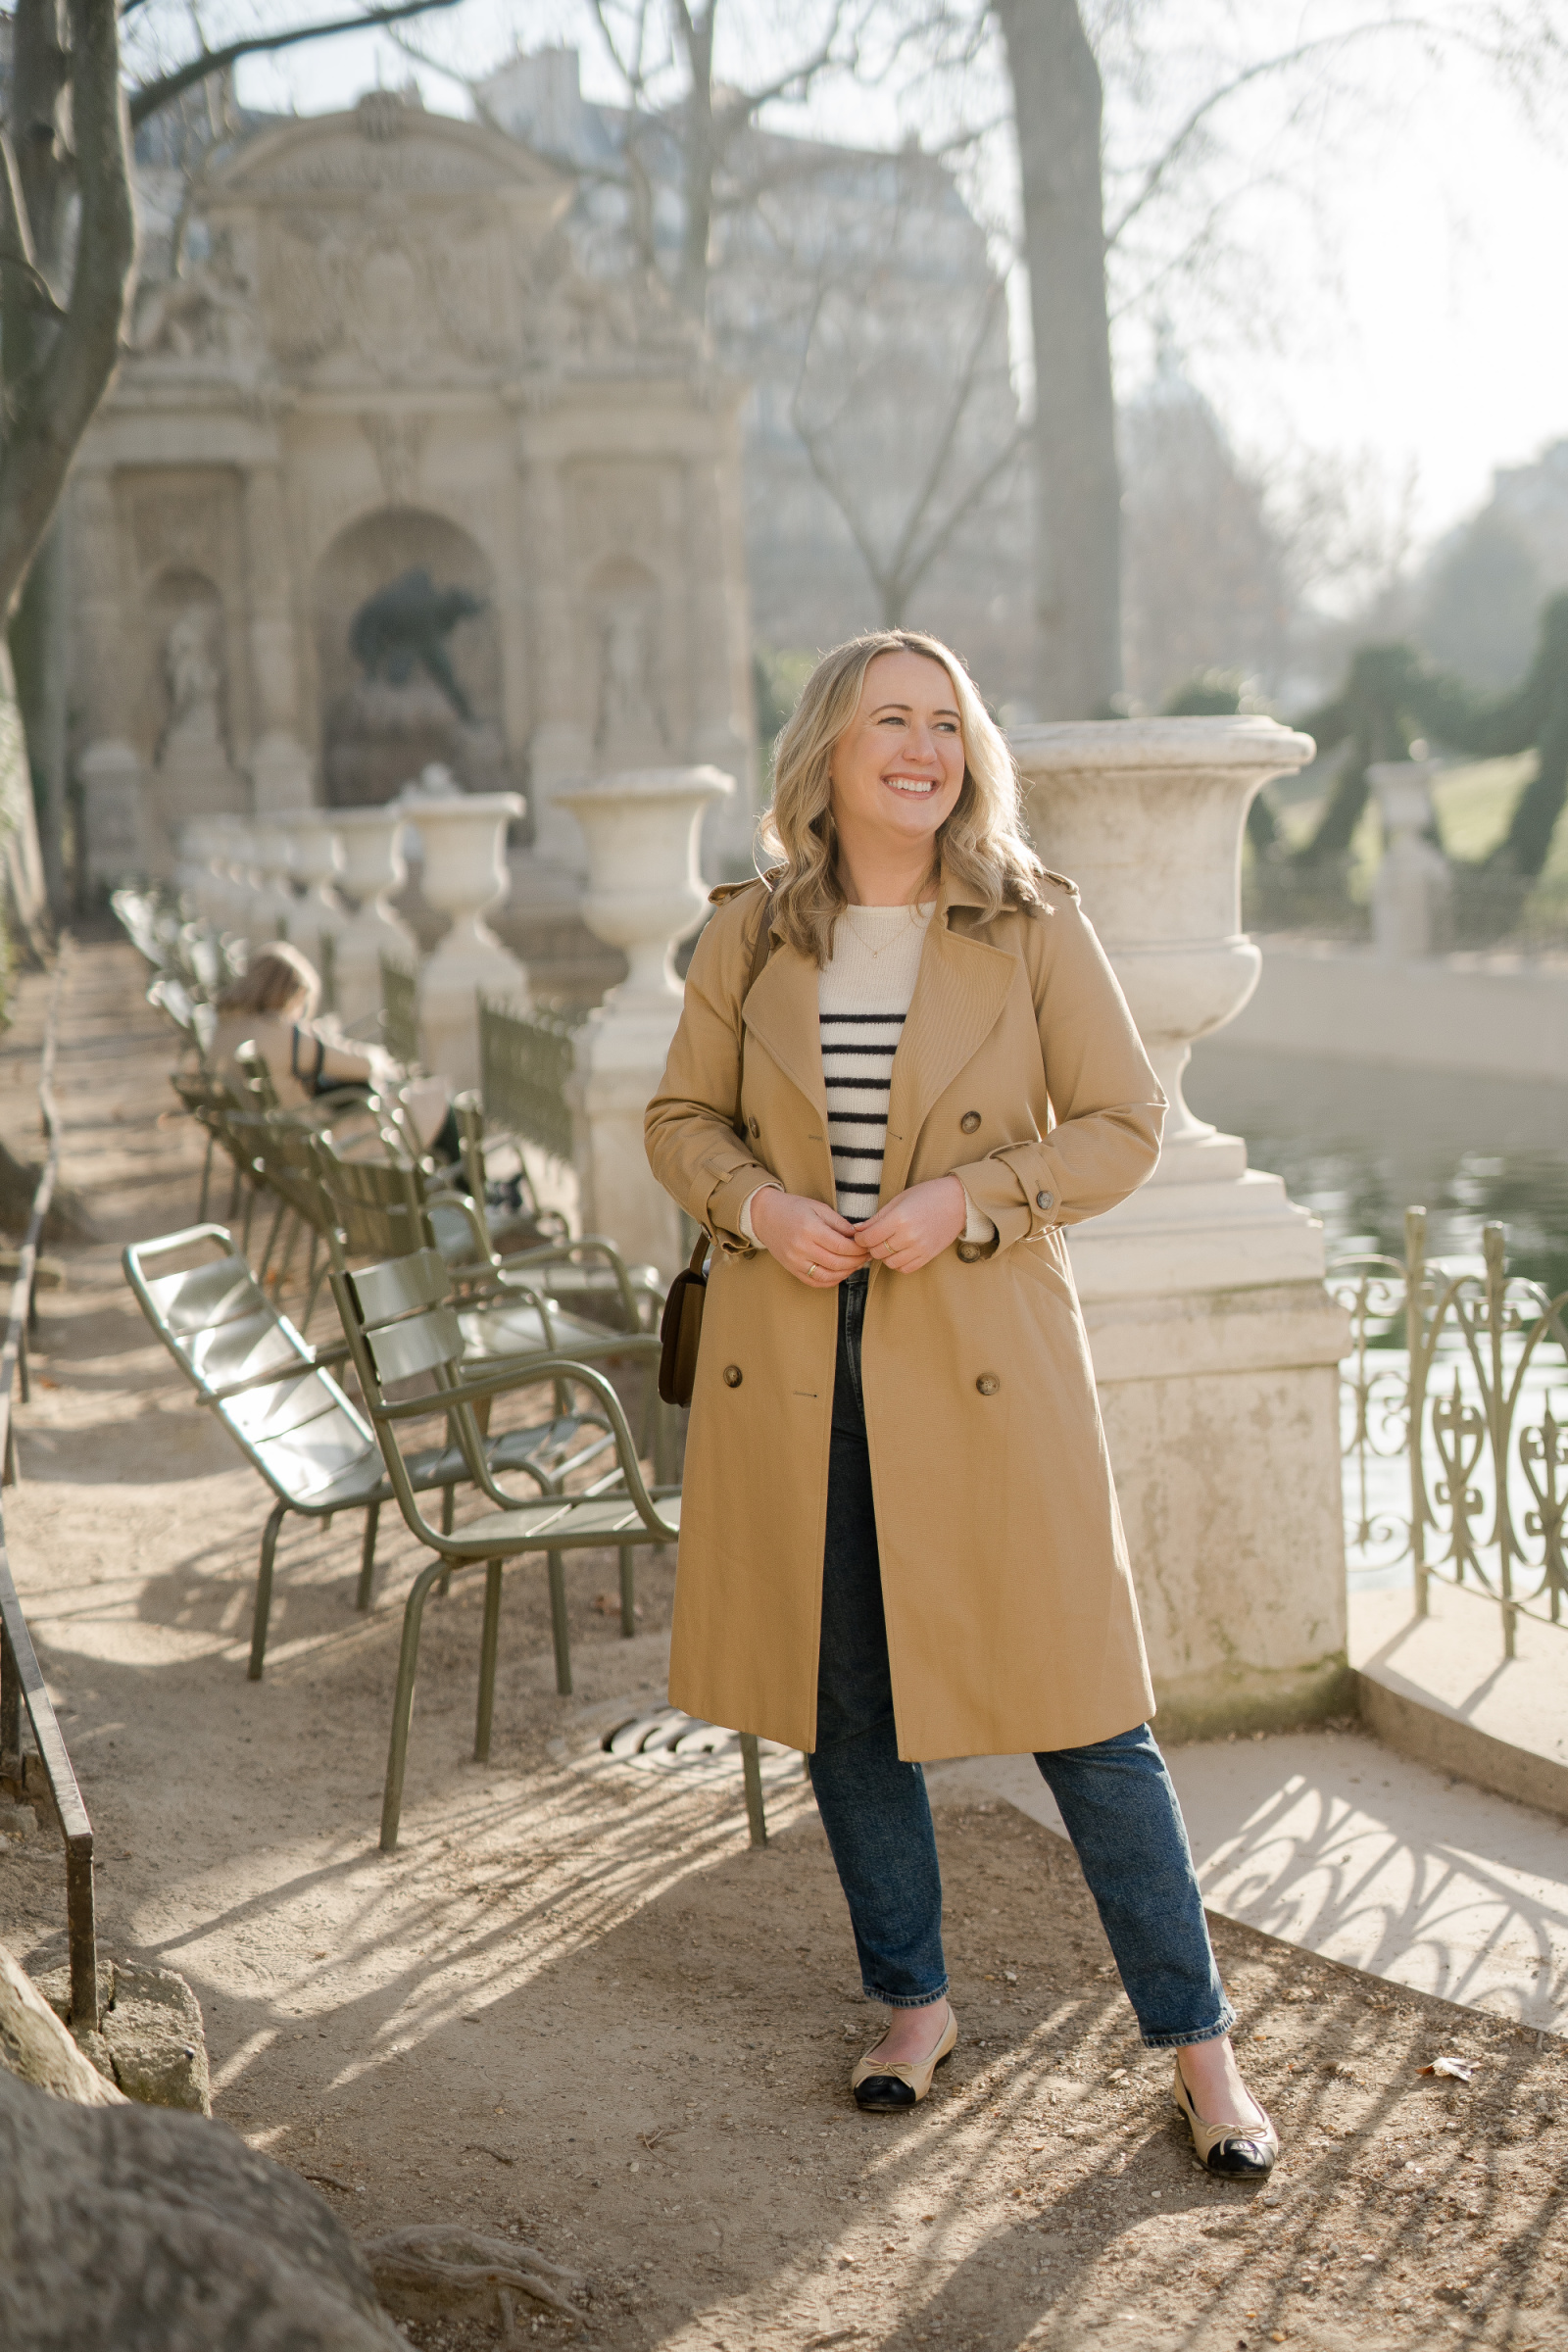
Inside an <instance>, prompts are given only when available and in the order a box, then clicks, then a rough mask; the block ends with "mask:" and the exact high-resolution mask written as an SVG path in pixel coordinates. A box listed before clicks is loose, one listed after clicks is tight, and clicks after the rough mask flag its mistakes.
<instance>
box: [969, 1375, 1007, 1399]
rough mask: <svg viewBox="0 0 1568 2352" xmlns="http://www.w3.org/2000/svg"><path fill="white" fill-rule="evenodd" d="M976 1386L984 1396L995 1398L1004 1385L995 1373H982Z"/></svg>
mask: <svg viewBox="0 0 1568 2352" xmlns="http://www.w3.org/2000/svg"><path fill="white" fill-rule="evenodd" d="M974 1385H975V1387H976V1388H977V1389H978V1390H979V1392H980V1394H981V1396H982V1397H994V1396H995V1395H996V1393H997V1391H998V1390H999V1389H1000V1388H1001V1386H1002V1383H1001V1381H1000V1380H999V1379H998V1378H997V1376H996V1374H995V1373H994V1372H982V1373H981V1375H980V1377H979V1379H978V1380H977V1381H976V1382H975V1384H974Z"/></svg>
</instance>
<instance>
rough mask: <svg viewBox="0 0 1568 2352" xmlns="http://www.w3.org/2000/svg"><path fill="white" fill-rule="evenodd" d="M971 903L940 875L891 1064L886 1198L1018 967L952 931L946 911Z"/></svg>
mask: <svg viewBox="0 0 1568 2352" xmlns="http://www.w3.org/2000/svg"><path fill="white" fill-rule="evenodd" d="M976 903H977V902H974V901H972V900H970V899H968V898H967V897H966V896H965V894H964V892H963V891H962V889H961V888H959V887H958V886H956V884H955V883H954V882H953V881H952V879H951V877H950V876H948V875H947V874H944V875H943V878H942V888H941V890H940V892H939V894H938V897H937V904H936V908H935V911H934V912H933V914H932V916H931V921H930V924H929V927H928V928H927V931H926V939H925V947H924V950H923V951H922V953H921V956H920V970H919V973H918V976H917V977H916V980H915V984H914V995H913V998H912V999H911V1000H910V1004H909V1015H908V1018H907V1021H906V1022H905V1024H904V1033H903V1036H902V1037H901V1039H900V1041H899V1050H898V1053H897V1054H895V1056H894V1061H893V1088H892V1092H891V1094H890V1096H889V1098H888V1141H887V1153H886V1156H885V1158H884V1159H883V1162H882V1196H881V1197H882V1200H883V1201H891V1200H892V1199H893V1198H894V1196H895V1194H897V1193H901V1192H902V1191H903V1190H904V1187H905V1185H906V1183H907V1180H908V1170H909V1161H910V1159H911V1158H912V1157H913V1154H914V1147H915V1144H916V1142H917V1141H918V1139H919V1134H920V1129H921V1127H922V1125H923V1124H924V1121H925V1117H926V1114H927V1112H928V1111H929V1110H930V1108H931V1105H932V1104H933V1103H935V1102H936V1100H937V1098H938V1096H939V1095H941V1094H942V1093H943V1092H944V1090H945V1089H946V1088H947V1087H949V1086H951V1085H952V1083H953V1081H954V1079H955V1078H956V1076H957V1074H958V1072H959V1071H960V1070H961V1069H962V1068H963V1066H964V1063H965V1062H966V1061H968V1060H969V1059H970V1058H971V1057H972V1056H973V1055H974V1054H976V1053H978V1052H979V1049H980V1047H981V1046H982V1045H983V1044H984V1043H985V1040H986V1039H987V1037H988V1036H989V1035H990V1033H991V1031H992V1030H993V1029H994V1028H995V1027H996V1025H997V1022H998V1021H999V1020H1000V1019H1001V1017H1002V1008H1003V1006H1004V1005H1005V1003H1006V999H1007V991H1008V990H1009V989H1010V988H1011V986H1012V982H1013V975H1014V973H1015V972H1016V970H1017V968H1018V967H1017V964H1016V962H1015V960H1014V958H1013V957H1012V956H1009V955H1007V954H1006V952H1005V950H1004V949H1001V948H993V947H988V946H987V945H986V943H985V942H984V941H983V940H979V939H973V938H971V937H970V936H969V935H968V934H967V933H966V932H963V931H954V930H952V929H950V927H949V913H950V909H951V908H953V907H963V906H969V905H973V904H976Z"/></svg>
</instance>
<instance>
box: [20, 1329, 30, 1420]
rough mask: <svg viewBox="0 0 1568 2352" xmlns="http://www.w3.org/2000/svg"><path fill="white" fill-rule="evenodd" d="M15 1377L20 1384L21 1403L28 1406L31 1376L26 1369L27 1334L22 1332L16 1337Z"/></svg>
mask: <svg viewBox="0 0 1568 2352" xmlns="http://www.w3.org/2000/svg"><path fill="white" fill-rule="evenodd" d="M17 1377H18V1379H19V1380H20V1382H21V1383H22V1401H23V1403H24V1404H30V1403H31V1402H32V1375H31V1373H30V1372H29V1371H28V1369H27V1334H26V1332H25V1330H24V1331H21V1332H19V1333H18V1335H17Z"/></svg>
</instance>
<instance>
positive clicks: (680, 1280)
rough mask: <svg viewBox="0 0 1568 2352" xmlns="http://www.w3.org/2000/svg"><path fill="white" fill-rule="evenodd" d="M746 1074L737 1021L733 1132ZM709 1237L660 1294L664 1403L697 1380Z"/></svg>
mask: <svg viewBox="0 0 1568 2352" xmlns="http://www.w3.org/2000/svg"><path fill="white" fill-rule="evenodd" d="M764 888H765V889H766V893H767V895H766V898H765V899H764V901H763V903H762V912H761V918H760V921H759V923H758V926H757V937H756V939H755V940H754V942H753V943H752V967H751V970H750V972H749V974H748V975H747V981H746V987H745V991H744V993H743V994H742V997H741V1003H742V1004H743V1005H744V1004H745V1002H746V999H747V997H749V996H750V995H751V993H752V991H753V989H754V988H755V987H756V986H757V983H758V981H759V979H760V977H761V971H762V966H763V964H764V963H766V961H767V957H768V952H769V950H770V949H771V947H772V944H773V940H772V933H771V929H770V921H771V916H772V911H773V889H772V884H771V882H768V883H766V884H765V885H764ZM745 1075H746V1027H745V1023H744V1022H743V1023H742V1025H741V1060H740V1067H739V1068H738V1070H737V1071H736V1073H735V1115H734V1117H733V1118H732V1119H731V1121H730V1125H731V1126H732V1127H733V1128H734V1130H735V1132H736V1134H737V1135H742V1134H744V1133H745V1127H744V1124H743V1122H742V1119H741V1084H742V1081H743V1079H744V1078H745ZM710 1242H711V1235H710V1234H708V1233H707V1232H704V1233H702V1234H700V1235H699V1236H698V1240H697V1247H696V1249H695V1250H693V1251H692V1262H691V1264H690V1265H689V1266H686V1267H684V1268H683V1269H682V1270H681V1272H680V1273H679V1274H677V1275H676V1277H675V1279H674V1281H673V1282H672V1283H671V1284H670V1286H669V1292H668V1295H667V1297H666V1298H665V1299H664V1312H663V1314H662V1317H661V1318H660V1324H659V1394H660V1396H661V1397H662V1398H663V1400H664V1402H665V1403H666V1404H690V1402H691V1400H692V1390H693V1389H694V1388H695V1387H696V1385H697V1349H698V1347H699V1344H700V1343H701V1340H702V1336H703V1308H704V1305H705V1304H706V1303H707V1299H708V1276H707V1274H706V1272H705V1271H704V1267H703V1261H704V1259H705V1258H706V1257H707V1255H708V1250H709V1244H710Z"/></svg>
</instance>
